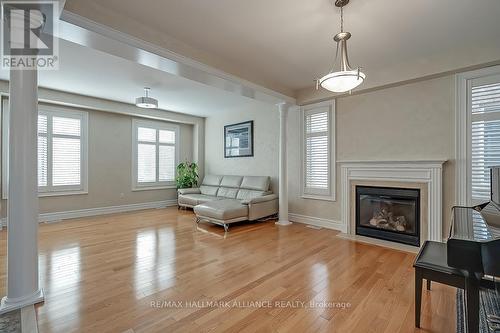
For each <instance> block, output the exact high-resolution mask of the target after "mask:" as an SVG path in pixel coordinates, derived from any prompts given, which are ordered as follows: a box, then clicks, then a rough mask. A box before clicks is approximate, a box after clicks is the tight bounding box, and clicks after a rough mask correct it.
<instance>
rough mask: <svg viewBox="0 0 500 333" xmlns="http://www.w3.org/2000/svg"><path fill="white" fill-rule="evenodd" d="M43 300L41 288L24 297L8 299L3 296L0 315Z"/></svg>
mask: <svg viewBox="0 0 500 333" xmlns="http://www.w3.org/2000/svg"><path fill="white" fill-rule="evenodd" d="M44 298H45V296H44V294H43V289H41V288H40V289H38V291H36V292H34V293H33V294H31V295H28V296H26V297H19V298H8V297H7V296H4V297H3V298H2V302H1V304H0V314H2V313H6V312H9V311H12V310H17V309H21V308H24V307H25V306H28V305H33V304H37V303H40V302H43V300H44Z"/></svg>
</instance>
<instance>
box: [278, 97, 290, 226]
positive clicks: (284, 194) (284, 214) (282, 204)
mask: <svg viewBox="0 0 500 333" xmlns="http://www.w3.org/2000/svg"><path fill="white" fill-rule="evenodd" d="M278 108H279V112H280V160H279V168H280V170H279V219H278V222H276V224H278V225H282V226H286V225H290V224H292V223H291V222H290V221H289V220H288V174H287V153H286V145H287V133H286V132H287V131H286V127H287V118H288V108H289V106H288V105H287V104H285V103H282V104H278Z"/></svg>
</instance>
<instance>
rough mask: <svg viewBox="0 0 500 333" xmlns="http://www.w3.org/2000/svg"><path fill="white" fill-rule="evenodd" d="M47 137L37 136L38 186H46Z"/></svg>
mask: <svg viewBox="0 0 500 333" xmlns="http://www.w3.org/2000/svg"><path fill="white" fill-rule="evenodd" d="M47 173H48V170H47V138H46V137H43V136H39V137H38V186H47Z"/></svg>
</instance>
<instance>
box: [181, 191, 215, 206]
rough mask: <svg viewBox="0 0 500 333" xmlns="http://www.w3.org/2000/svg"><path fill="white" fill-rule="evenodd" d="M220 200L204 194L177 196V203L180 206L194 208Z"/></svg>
mask: <svg viewBox="0 0 500 333" xmlns="http://www.w3.org/2000/svg"><path fill="white" fill-rule="evenodd" d="M214 200H220V198H217V197H214V196H211V195H205V194H197V193H193V194H183V195H179V198H178V202H179V204H181V205H188V206H196V205H199V204H201V203H204V202H208V201H214Z"/></svg>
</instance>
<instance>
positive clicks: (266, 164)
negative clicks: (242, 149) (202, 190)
mask: <svg viewBox="0 0 500 333" xmlns="http://www.w3.org/2000/svg"><path fill="white" fill-rule="evenodd" d="M247 120H253V121H254V156H253V157H241V158H224V126H225V125H230V124H235V123H240V122H244V121H247ZM278 154H279V113H278V108H277V106H275V105H269V104H264V103H258V104H256V107H250V106H249V107H238V108H235V109H234V110H231V111H228V112H224V113H222V114H218V115H217V116H214V117H209V118H206V121H205V170H206V171H205V173H206V174H216V175H252V176H271V179H272V184H271V186H272V188H273V191H274V192H276V193H277V191H278V186H277V185H278V157H279V156H278Z"/></svg>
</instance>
